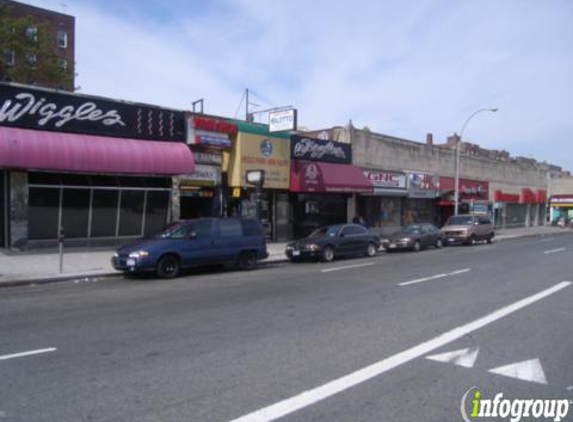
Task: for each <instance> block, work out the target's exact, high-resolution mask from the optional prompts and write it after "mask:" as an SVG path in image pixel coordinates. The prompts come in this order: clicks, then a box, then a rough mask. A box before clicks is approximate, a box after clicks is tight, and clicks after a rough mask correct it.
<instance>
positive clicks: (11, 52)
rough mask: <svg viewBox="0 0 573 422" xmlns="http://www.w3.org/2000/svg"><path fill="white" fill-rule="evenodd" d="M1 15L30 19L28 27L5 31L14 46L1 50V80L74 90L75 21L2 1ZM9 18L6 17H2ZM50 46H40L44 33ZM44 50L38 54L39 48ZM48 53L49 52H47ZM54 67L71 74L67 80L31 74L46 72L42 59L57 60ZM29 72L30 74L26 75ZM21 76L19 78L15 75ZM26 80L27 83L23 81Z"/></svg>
mask: <svg viewBox="0 0 573 422" xmlns="http://www.w3.org/2000/svg"><path fill="white" fill-rule="evenodd" d="M0 7H1V8H2V9H0V10H1V11H2V12H1V13H2V14H4V15H6V13H7V14H8V17H10V18H12V17H13V18H15V19H26V18H28V19H29V20H30V23H29V24H27V25H25V26H26V27H25V28H18V31H17V33H14V31H15V28H4V29H3V30H5V31H7V32H8V34H4V35H5V36H4V37H3V38H4V39H5V40H6V39H9V38H10V37H11V38H12V40H13V41H12V45H10V44H4V45H3V46H2V50H3V51H0V77H1V79H2V80H7V81H13V82H20V83H26V84H34V85H41V86H45V87H49V88H56V89H65V90H68V91H73V90H74V86H75V85H74V82H75V75H74V63H75V18H74V17H73V16H70V15H66V14H63V13H58V12H54V11H51V10H46V9H42V8H39V7H35V6H31V5H28V4H23V3H19V2H16V1H12V0H0ZM0 17H3V18H6V16H0ZM44 30H47V31H48V32H49V33H48V34H47V35H48V36H47V37H45V38H46V39H48V40H49V43H42V44H39V43H38V39H39V38H40V37H42V35H43V34H42V33H41V32H42V31H44ZM39 48H40V49H41V50H42V51H39V50H38V49H39ZM45 50H48V51H45ZM54 59H55V63H54V65H55V66H54V67H57V69H56V70H58V69H59V70H60V71H61V72H64V73H65V74H67V75H69V76H68V77H67V78H66V79H65V81H62V78H61V77H59V76H57V75H58V72H56V74H55V75H54V73H53V72H52V73H51V72H47V71H45V70H44V71H38V72H30V69H46V67H45V66H43V63H42V60H54ZM16 70H17V72H16ZM26 70H27V72H26ZM14 75H18V76H14ZM24 79H25V80H24Z"/></svg>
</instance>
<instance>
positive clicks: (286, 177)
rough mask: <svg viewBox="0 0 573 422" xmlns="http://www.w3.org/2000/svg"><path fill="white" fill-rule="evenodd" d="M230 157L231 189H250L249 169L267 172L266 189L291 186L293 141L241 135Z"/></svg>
mask: <svg viewBox="0 0 573 422" xmlns="http://www.w3.org/2000/svg"><path fill="white" fill-rule="evenodd" d="M229 158H230V159H229V168H228V171H229V185H230V186H234V187H237V186H250V185H249V184H248V183H247V180H246V172H247V170H264V171H265V184H264V186H263V187H264V188H271V189H288V188H289V187H290V139H285V138H273V137H269V136H264V135H258V134H252V133H244V132H239V133H238V135H237V142H236V143H235V148H234V150H233V151H232V153H231V156H230V157H229Z"/></svg>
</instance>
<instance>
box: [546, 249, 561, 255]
mask: <svg viewBox="0 0 573 422" xmlns="http://www.w3.org/2000/svg"><path fill="white" fill-rule="evenodd" d="M566 250H567V248H557V249H550V250H548V251H545V252H543V253H544V254H545V255H548V254H550V253H556V252H563V251H566Z"/></svg>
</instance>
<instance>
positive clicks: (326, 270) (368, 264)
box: [320, 262, 376, 273]
mask: <svg viewBox="0 0 573 422" xmlns="http://www.w3.org/2000/svg"><path fill="white" fill-rule="evenodd" d="M370 265H376V263H375V262H369V263H367V264H355V265H346V266H344V267H334V268H326V269H324V270H320V272H322V273H330V272H332V271H340V270H349V269H350V268H359V267H369V266H370Z"/></svg>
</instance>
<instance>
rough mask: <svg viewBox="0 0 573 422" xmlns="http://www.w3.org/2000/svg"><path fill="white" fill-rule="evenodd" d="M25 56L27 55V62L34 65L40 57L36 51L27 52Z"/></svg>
mask: <svg viewBox="0 0 573 422" xmlns="http://www.w3.org/2000/svg"><path fill="white" fill-rule="evenodd" d="M25 57H26V63H28V64H29V65H30V66H32V67H35V66H36V62H37V61H38V57H37V56H36V54H35V53H26V56H25Z"/></svg>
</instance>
